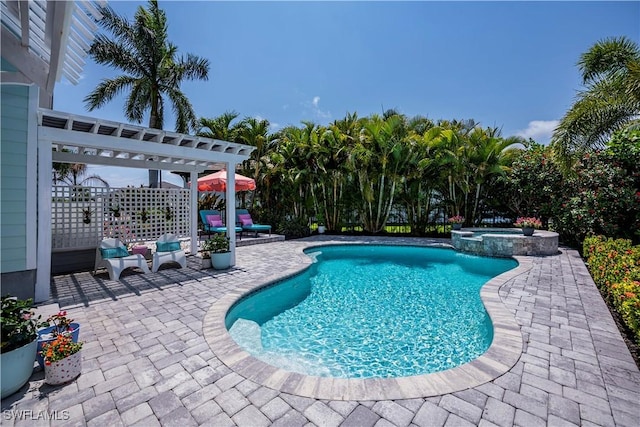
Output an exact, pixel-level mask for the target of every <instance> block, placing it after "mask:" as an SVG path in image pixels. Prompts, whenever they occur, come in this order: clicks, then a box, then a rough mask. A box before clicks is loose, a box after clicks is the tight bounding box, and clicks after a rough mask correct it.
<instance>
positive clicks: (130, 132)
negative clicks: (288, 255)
mask: <svg viewBox="0 0 640 427" xmlns="http://www.w3.org/2000/svg"><path fill="white" fill-rule="evenodd" d="M37 114H38V117H37V147H38V154H37V158H38V161H37V164H38V169H37V176H38V177H39V185H38V209H37V223H38V233H37V239H38V242H37V248H38V254H37V259H38V260H39V262H38V273H37V280H36V300H38V297H39V296H42V295H44V296H45V297H44V299H46V297H48V295H49V286H50V282H51V277H50V271H51V228H50V221H51V186H52V182H51V176H52V173H53V170H52V163H53V162H61V163H86V164H94V165H106V166H121V167H130V168H139V169H160V170H168V171H179V172H188V173H189V174H190V181H191V182H192V183H194V185H191V188H190V191H191V197H190V204H191V208H190V211H191V215H190V219H191V228H190V234H191V253H192V254H194V253H196V252H197V250H198V230H197V224H198V188H197V187H198V186H197V185H195V183H196V182H197V180H198V173H199V172H204V171H205V170H210V169H213V168H215V165H220V164H221V163H222V164H224V167H225V168H226V170H227V190H226V199H227V200H228V201H230V203H227V210H226V224H228V225H233V224H235V222H236V219H235V216H236V214H235V203H233V201H234V200H235V174H234V173H235V169H236V165H237V164H239V163H241V162H242V161H244V160H247V159H248V158H249V156H250V155H251V152H252V151H253V150H255V147H252V146H248V145H243V144H236V143H232V142H226V141H220V140H217V139H211V138H204V137H198V136H191V135H185V134H180V133H175V132H169V131H163V130H159V129H150V128H145V127H141V126H136V125H130V124H125V123H117V122H113V121H108V120H102V119H97V118H91V117H83V116H78V115H74V114H69V113H63V112H60V111H52V110H47V109H42V108H40V109H38V113H37ZM227 236H228V237H229V239H230V246H231V252H232V255H231V258H232V265H235V243H236V234H235V227H233V226H228V227H227ZM45 292H46V294H44V293H45Z"/></svg>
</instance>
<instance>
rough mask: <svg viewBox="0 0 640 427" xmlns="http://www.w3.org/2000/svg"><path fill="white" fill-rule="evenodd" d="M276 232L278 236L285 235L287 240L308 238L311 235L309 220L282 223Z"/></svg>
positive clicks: (298, 219)
mask: <svg viewBox="0 0 640 427" xmlns="http://www.w3.org/2000/svg"><path fill="white" fill-rule="evenodd" d="M276 230H277V232H278V234H284V236H285V238H286V239H295V238H298V237H306V236H308V235H309V234H310V233H311V231H310V229H309V222H308V220H304V219H302V218H291V219H289V220H285V221H282V222H281V223H280V225H278V228H277V229H276Z"/></svg>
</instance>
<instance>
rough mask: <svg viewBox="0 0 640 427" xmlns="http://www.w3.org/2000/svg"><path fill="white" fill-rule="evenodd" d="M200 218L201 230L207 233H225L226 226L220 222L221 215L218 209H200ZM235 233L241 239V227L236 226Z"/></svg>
mask: <svg viewBox="0 0 640 427" xmlns="http://www.w3.org/2000/svg"><path fill="white" fill-rule="evenodd" d="M200 219H201V220H202V227H203V230H204V231H206V232H207V235H209V236H210V235H211V233H226V232H227V227H226V226H225V225H224V224H223V222H222V216H221V215H220V211H217V210H201V211H200ZM236 233H238V235H239V236H240V238H241V239H242V227H238V226H236Z"/></svg>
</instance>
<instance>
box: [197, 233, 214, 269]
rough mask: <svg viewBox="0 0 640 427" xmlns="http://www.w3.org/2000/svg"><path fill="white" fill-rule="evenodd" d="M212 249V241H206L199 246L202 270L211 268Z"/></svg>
mask: <svg viewBox="0 0 640 427" xmlns="http://www.w3.org/2000/svg"><path fill="white" fill-rule="evenodd" d="M212 248H213V239H207V240H205V241H204V242H202V244H201V245H200V253H199V254H198V255H199V256H200V258H201V265H202V268H211V249H212Z"/></svg>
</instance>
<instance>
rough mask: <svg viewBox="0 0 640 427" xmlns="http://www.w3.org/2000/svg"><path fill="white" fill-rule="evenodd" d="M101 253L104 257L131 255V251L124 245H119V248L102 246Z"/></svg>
mask: <svg viewBox="0 0 640 427" xmlns="http://www.w3.org/2000/svg"><path fill="white" fill-rule="evenodd" d="M100 254H101V255H102V258H105V259H107V258H122V257H125V256H129V251H128V250H127V248H125V247H124V246H118V247H117V248H100Z"/></svg>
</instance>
